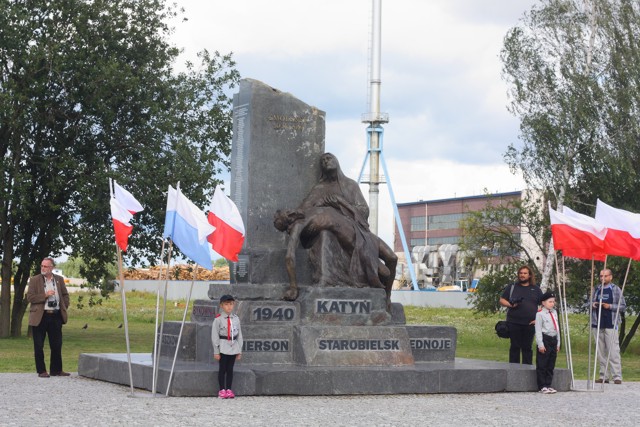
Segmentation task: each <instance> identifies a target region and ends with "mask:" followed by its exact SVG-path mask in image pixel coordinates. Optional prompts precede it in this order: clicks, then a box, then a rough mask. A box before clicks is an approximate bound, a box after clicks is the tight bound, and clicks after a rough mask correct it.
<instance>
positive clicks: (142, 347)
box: [0, 292, 640, 381]
mask: <svg viewBox="0 0 640 427" xmlns="http://www.w3.org/2000/svg"><path fill="white" fill-rule="evenodd" d="M79 296H84V301H83V302H84V303H85V308H83V309H81V310H80V309H78V308H77V302H78V297H79ZM87 299H88V294H87V293H86V292H78V293H72V294H71V307H70V308H69V323H67V324H66V325H65V326H64V328H63V336H64V342H63V346H62V359H63V363H64V369H65V370H66V371H69V372H76V371H77V370H78V356H79V355H80V353H125V352H126V342H125V334H124V327H122V328H118V326H119V325H120V324H122V323H123V322H122V303H121V299H120V294H119V293H113V294H111V296H110V298H109V299H108V300H104V301H103V303H102V305H99V306H94V307H91V308H90V307H87V306H86V300H87ZM184 302H185V301H184V300H183V301H178V303H179V306H178V307H175V306H174V302H173V301H170V302H169V306H168V307H167V317H166V320H182V315H183V310H184ZM155 305H156V296H155V294H151V293H145V292H129V293H127V313H128V319H129V322H128V323H129V339H130V345H131V352H132V353H150V352H151V351H152V350H153V336H154V334H153V330H154V326H155ZM190 313H191V308H189V311H188V313H187V320H189V318H190ZM405 314H406V316H407V323H409V324H427V325H447V326H453V327H455V328H456V329H457V331H458V342H457V351H456V356H457V357H465V358H472V359H483V360H496V361H503V362H506V361H507V360H508V352H509V340H507V339H500V338H498V337H497V336H496V334H495V332H494V330H493V326H494V325H495V323H496V321H497V320H499V319H501V318H504V315H502V316H499V315H495V316H480V315H476V314H474V313H473V311H471V310H466V309H451V308H423V307H411V306H407V307H405ZM569 317H570V325H571V344H572V346H571V348H572V353H573V362H574V373H575V375H576V378H578V379H585V378H586V377H587V361H588V339H589V335H588V330H587V328H586V325H587V316H586V315H581V314H572V315H570V316H569ZM634 320H635V317H634V316H628V317H627V325H630V324H631V323H632V322H633V321H634ZM85 324H86V325H88V326H87V328H86V329H83V326H84V325H85ZM627 328H628V326H627ZM48 349H49V346H48V344H45V360H46V362H47V366H48V365H49V351H48ZM638 355H640V341H639V339H638V338H635V337H634V339H633V340H632V341H631V344H630V345H629V348H628V349H627V351H626V353H625V354H623V356H622V369H623V374H624V379H625V380H627V381H640V357H638ZM566 365H567V363H566V354H565V351H564V349H562V350H561V351H560V354H559V355H558V363H557V366H558V367H566ZM34 371H35V367H34V361H33V342H32V341H31V339H30V338H27V318H26V317H25V319H24V322H23V336H22V337H21V338H8V339H2V340H0V372H34Z"/></svg>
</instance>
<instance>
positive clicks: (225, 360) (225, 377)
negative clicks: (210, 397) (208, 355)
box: [218, 353, 237, 390]
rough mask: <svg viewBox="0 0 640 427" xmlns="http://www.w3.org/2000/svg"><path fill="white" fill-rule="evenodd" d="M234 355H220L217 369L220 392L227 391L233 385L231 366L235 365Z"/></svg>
mask: <svg viewBox="0 0 640 427" xmlns="http://www.w3.org/2000/svg"><path fill="white" fill-rule="evenodd" d="M236 356H237V355H236V354H222V353H220V366H219V367H218V385H219V386H220V390H229V389H231V385H232V384H233V365H235V363H236Z"/></svg>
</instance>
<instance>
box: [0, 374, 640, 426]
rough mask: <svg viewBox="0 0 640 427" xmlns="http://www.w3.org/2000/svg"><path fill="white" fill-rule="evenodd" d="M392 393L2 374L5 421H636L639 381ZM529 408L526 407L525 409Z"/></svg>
mask: <svg viewBox="0 0 640 427" xmlns="http://www.w3.org/2000/svg"><path fill="white" fill-rule="evenodd" d="M576 387H577V388H578V389H579V390H582V391H573V392H565V393H557V394H554V395H542V394H540V393H484V394H429V395H415V394H411V395H393V396H338V397H334V396H331V397H329V396H313V397H300V396H274V397H269V396H259V397H258V396H248V397H242V396H239V397H238V398H236V399H233V400H220V399H214V398H200V397H169V398H164V397H155V398H153V397H150V395H149V393H147V392H144V391H139V390H136V393H135V395H136V397H130V389H129V387H126V386H121V385H116V384H110V383H106V382H102V381H96V380H91V379H87V378H84V377H79V376H78V375H77V374H76V373H73V374H72V376H71V377H66V378H64V377H52V378H48V379H45V378H38V377H37V375H36V374H0V396H1V398H0V425H1V426H45V425H46V426H52V425H56V426H92V427H96V426H114V425H126V426H170V425H171V426H175V425H179V426H195V425H198V426H202V425H212V426H213V425H219V426H327V425H331V426H424V425H437V426H456V427H460V426H514V425H533V423H535V425H536V426H559V425H560V426H562V425H573V426H605V425H615V426H634V425H638V424H639V423H640V421H638V420H637V419H636V417H637V415H636V413H637V411H638V409H637V408H638V402H640V383H624V384H622V385H613V384H611V385H609V384H606V385H605V387H604V389H602V387H601V385H596V391H585V390H586V383H585V382H584V381H583V382H578V384H577V385H576ZM523 408H526V409H525V410H523Z"/></svg>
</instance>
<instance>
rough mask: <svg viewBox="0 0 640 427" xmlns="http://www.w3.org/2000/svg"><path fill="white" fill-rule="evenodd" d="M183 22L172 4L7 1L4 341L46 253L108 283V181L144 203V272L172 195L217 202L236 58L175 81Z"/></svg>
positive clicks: (1, 142) (0, 124)
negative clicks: (78, 262)
mask: <svg viewBox="0 0 640 427" xmlns="http://www.w3.org/2000/svg"><path fill="white" fill-rule="evenodd" d="M177 15H178V12H177V11H176V10H175V9H172V8H171V7H167V6H166V5H165V2H164V1H163V0H116V1H114V0H96V1H88V0H64V1H63V0H30V1H17V0H4V1H2V2H0V40H2V43H1V44H0V155H1V157H0V159H1V160H0V175H1V176H2V185H1V186H0V227H1V228H0V255H1V256H2V294H1V297H0V302H1V304H0V336H2V337H6V336H8V335H9V334H11V335H13V336H18V335H19V334H20V330H21V323H22V318H23V315H24V312H25V309H26V307H27V303H26V300H25V298H24V296H25V287H26V284H27V280H28V278H29V276H30V275H31V274H33V273H34V272H36V271H37V268H38V265H39V264H38V263H39V261H40V259H41V258H42V257H45V256H49V255H53V256H56V255H58V254H60V253H62V251H67V250H70V252H71V255H73V256H77V257H80V258H82V259H84V260H85V265H84V266H83V267H82V268H81V275H82V276H83V277H85V278H87V279H88V280H89V282H91V283H98V282H99V281H100V280H101V278H103V277H104V276H105V274H106V273H107V270H106V269H105V265H106V264H108V263H110V262H113V261H114V257H113V254H114V252H115V251H114V242H113V229H112V225H111V220H110V212H109V189H108V185H107V182H108V178H114V179H115V180H117V181H118V182H119V183H120V184H121V185H123V186H124V187H125V188H127V189H128V190H129V191H131V192H132V193H133V194H134V195H135V196H136V197H137V198H138V200H139V201H140V202H141V203H142V204H143V205H144V206H145V210H144V211H143V212H142V213H140V214H138V215H136V217H135V219H134V220H133V223H134V225H135V227H136V230H137V231H136V232H135V233H134V234H133V236H132V238H131V239H130V242H129V243H130V246H129V252H128V253H127V256H128V257H129V261H131V262H133V263H136V262H139V261H140V260H153V259H155V258H157V253H158V252H159V247H160V243H159V242H160V241H159V239H158V236H160V235H161V232H162V227H163V223H164V210H165V205H166V189H167V186H168V185H169V184H172V185H175V184H176V182H178V181H179V182H180V183H181V188H182V190H183V192H184V193H185V194H186V195H187V196H188V197H189V198H190V199H191V200H193V201H194V202H196V203H200V204H204V201H205V200H206V199H207V198H208V197H210V196H211V195H212V193H213V189H214V188H215V186H216V185H217V184H218V183H219V182H220V181H219V180H216V179H215V178H214V177H215V176H216V175H217V174H218V173H220V172H221V171H222V170H223V169H225V168H228V160H227V159H228V155H229V152H230V139H231V126H232V116H231V99H230V98H229V97H228V96H227V93H229V92H230V91H229V90H230V89H231V88H233V87H234V86H235V85H236V84H237V81H238V79H239V74H238V72H237V71H236V70H235V69H234V66H235V64H234V62H233V60H232V58H231V55H220V54H219V53H217V52H215V53H213V54H211V53H209V52H207V51H204V52H202V53H201V54H200V56H199V60H200V63H199V64H198V65H197V66H196V65H194V64H192V63H187V64H186V67H185V68H184V71H182V72H176V71H175V70H174V68H173V67H174V64H175V61H176V59H177V56H178V54H179V50H178V49H177V48H176V47H174V46H171V45H170V44H169V42H168V36H169V35H170V33H171V31H172V29H171V28H170V27H169V26H168V22H169V21H171V20H173V19H175V18H176V17H177ZM67 248H68V249H67ZM14 259H15V260H18V269H17V271H16V272H15V275H14V284H15V297H14V300H13V304H12V303H11V296H10V291H9V283H10V280H11V275H12V273H11V268H10V267H11V262H12V260H14ZM10 313H11V314H10Z"/></svg>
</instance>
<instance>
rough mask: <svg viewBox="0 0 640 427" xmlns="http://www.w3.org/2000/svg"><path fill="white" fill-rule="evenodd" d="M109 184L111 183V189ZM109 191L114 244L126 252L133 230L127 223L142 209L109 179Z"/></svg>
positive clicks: (128, 194)
mask: <svg viewBox="0 0 640 427" xmlns="http://www.w3.org/2000/svg"><path fill="white" fill-rule="evenodd" d="M111 183H113V189H112V187H111ZM109 190H111V191H110V193H111V201H110V205H111V220H112V221H113V230H114V231H115V234H116V243H117V245H118V246H119V247H120V249H122V251H126V250H127V245H128V244H129V236H130V235H131V231H132V230H133V226H132V225H131V224H130V223H129V221H131V218H133V214H135V213H137V212H140V211H142V210H144V208H143V207H142V205H141V204H140V203H139V202H138V201H137V200H136V199H135V197H133V196H132V195H131V193H129V192H128V191H127V190H125V189H124V188H122V187H120V186H119V185H118V183H117V182H115V181H112V180H111V179H109Z"/></svg>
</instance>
